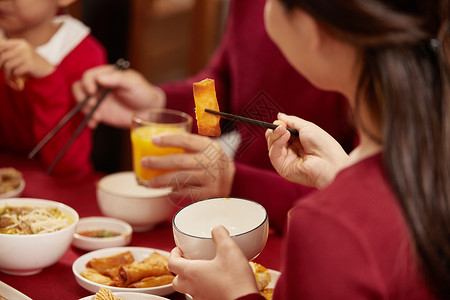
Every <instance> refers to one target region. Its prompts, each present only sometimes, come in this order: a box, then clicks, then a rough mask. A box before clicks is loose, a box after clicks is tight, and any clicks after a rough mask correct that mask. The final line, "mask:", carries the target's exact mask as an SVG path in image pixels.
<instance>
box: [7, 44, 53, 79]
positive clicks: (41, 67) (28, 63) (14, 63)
mask: <svg viewBox="0 0 450 300" xmlns="http://www.w3.org/2000/svg"><path fill="white" fill-rule="evenodd" d="M0 69H1V70H3V71H4V73H5V77H6V78H13V77H23V76H30V77H34V78H42V77H45V76H47V75H49V74H51V73H53V72H54V71H55V67H54V66H53V65H51V64H50V63H49V62H48V61H47V60H45V59H44V58H43V57H42V56H40V55H39V54H38V53H37V52H36V50H35V49H34V48H33V46H31V45H30V43H28V42H27V41H26V40H24V39H9V40H6V41H4V42H2V43H1V44H0Z"/></svg>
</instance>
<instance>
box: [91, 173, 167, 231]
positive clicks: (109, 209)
mask: <svg viewBox="0 0 450 300" xmlns="http://www.w3.org/2000/svg"><path fill="white" fill-rule="evenodd" d="M170 192H171V189H170V188H165V189H152V188H148V187H144V186H141V185H138V184H137V182H136V178H135V175H134V173H133V172H119V173H114V174H110V175H107V176H105V177H103V178H102V179H100V181H99V182H98V184H97V203H98V205H99V207H100V210H101V212H102V214H103V215H105V216H108V217H113V218H117V219H121V220H123V221H125V222H127V223H129V224H130V225H131V226H132V227H133V230H134V231H136V232H142V231H147V230H150V229H152V228H153V227H154V226H155V225H157V224H159V223H161V222H163V221H165V220H170V217H171V216H172V213H173V209H174V205H173V204H172V202H171V201H170V199H169V196H168V195H169V193H170Z"/></svg>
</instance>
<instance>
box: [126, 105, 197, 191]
mask: <svg viewBox="0 0 450 300" xmlns="http://www.w3.org/2000/svg"><path fill="white" fill-rule="evenodd" d="M191 129H192V117H191V116H190V115H188V114H186V113H184V112H181V111H177V110H172V109H166V108H149V109H143V110H138V111H136V112H134V114H133V117H132V123H131V145H132V155H133V169H134V173H135V175H136V180H137V182H138V183H139V184H140V185H144V186H148V181H149V180H150V179H152V178H153V177H155V176H157V175H160V174H163V173H167V172H170V171H172V170H151V169H146V168H143V167H142V165H141V159H142V158H143V157H145V156H162V155H168V154H175V153H183V152H184V149H182V148H176V147H158V146H155V145H153V143H152V138H153V136H155V135H157V134H160V133H170V132H173V133H180V132H190V131H191Z"/></svg>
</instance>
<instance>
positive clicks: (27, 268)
mask: <svg viewBox="0 0 450 300" xmlns="http://www.w3.org/2000/svg"><path fill="white" fill-rule="evenodd" d="M4 206H28V207H44V208H47V207H54V208H58V209H59V210H60V211H61V212H62V213H63V214H65V215H67V216H68V217H69V218H70V219H71V220H72V224H71V225H69V226H68V227H66V228H63V229H60V230H58V231H54V232H50V233H42V234H28V235H17V234H0V270H1V271H2V272H4V273H8V274H13V275H31V274H36V273H39V272H40V271H41V270H42V269H43V268H45V267H48V266H51V265H53V264H54V263H56V262H57V261H58V260H59V259H60V258H61V256H63V255H64V253H65V252H66V250H67V249H68V248H69V246H70V243H71V242H72V239H73V233H74V232H75V227H76V225H77V223H78V219H79V217H78V213H77V212H76V211H75V210H74V209H72V208H71V207H69V206H67V205H65V204H63V203H59V202H56V201H50V200H43V199H33V198H10V199H3V200H0V208H2V207H4Z"/></svg>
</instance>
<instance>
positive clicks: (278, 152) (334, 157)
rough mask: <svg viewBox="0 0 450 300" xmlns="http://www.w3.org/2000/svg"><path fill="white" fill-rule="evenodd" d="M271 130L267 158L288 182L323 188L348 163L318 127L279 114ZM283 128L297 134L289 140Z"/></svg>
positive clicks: (267, 137)
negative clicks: (292, 129)
mask: <svg viewBox="0 0 450 300" xmlns="http://www.w3.org/2000/svg"><path fill="white" fill-rule="evenodd" d="M278 119H279V120H277V121H275V124H277V125H280V126H278V127H277V128H276V129H274V130H270V129H269V130H267V131H266V139H267V145H268V148H269V158H270V161H271V162H272V165H273V166H274V168H275V170H276V171H277V172H278V173H279V174H280V175H281V176H283V177H284V178H286V179H287V180H289V181H292V182H296V183H300V184H303V185H307V186H312V187H316V188H323V187H325V186H327V185H328V184H329V183H331V181H333V179H334V177H335V176H336V174H337V173H338V172H339V171H340V170H341V169H342V168H343V167H344V166H346V164H347V163H348V161H349V158H348V155H347V153H345V151H344V149H342V147H341V146H340V145H339V143H338V142H337V141H336V140H335V139H333V137H331V136H330V135H329V134H328V133H327V132H325V131H324V130H323V129H321V128H320V127H318V126H317V125H315V124H313V123H311V122H307V121H305V120H302V119H300V118H297V117H293V116H286V115H284V114H278ZM286 125H287V126H289V127H291V128H295V129H297V130H298V132H299V137H298V138H296V137H295V138H291V136H290V133H289V131H287V130H286Z"/></svg>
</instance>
